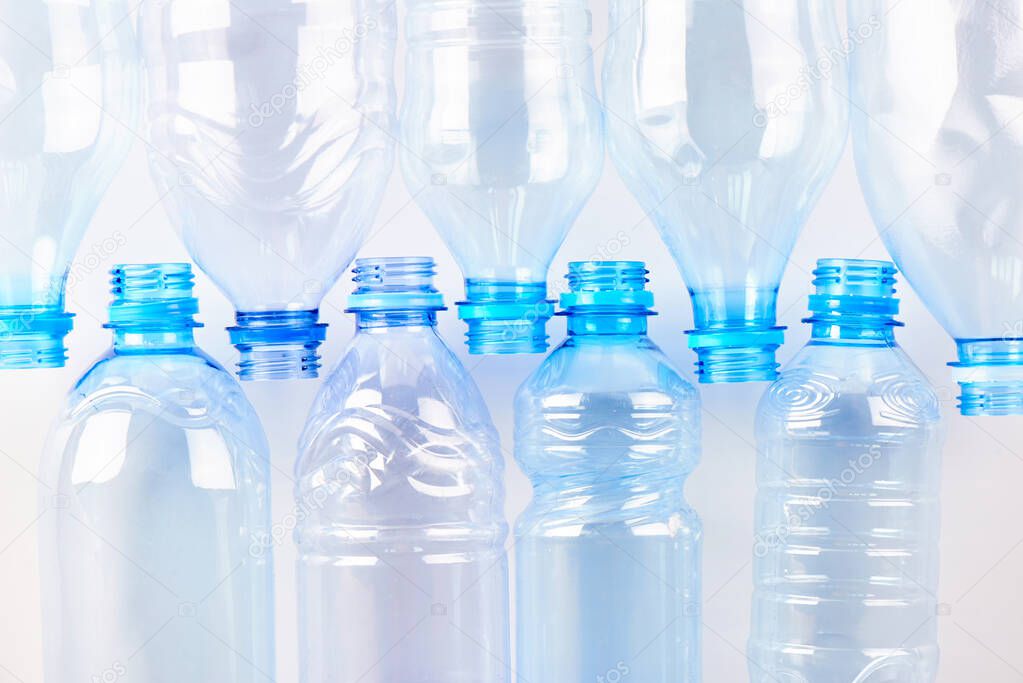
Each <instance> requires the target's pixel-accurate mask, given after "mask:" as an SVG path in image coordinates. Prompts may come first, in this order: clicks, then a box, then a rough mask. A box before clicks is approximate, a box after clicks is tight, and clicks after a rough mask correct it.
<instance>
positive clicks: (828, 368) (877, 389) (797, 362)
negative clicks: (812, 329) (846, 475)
mask: <svg viewBox="0 0 1023 683" xmlns="http://www.w3.org/2000/svg"><path fill="white" fill-rule="evenodd" d="M940 419H941V415H940V408H939V401H938V396H937V394H936V393H935V391H934V389H933V388H932V387H931V385H930V383H929V382H928V380H927V378H926V376H925V375H924V374H923V372H921V371H920V369H919V368H917V367H916V365H914V364H913V362H912V360H911V359H910V358H909V356H908V355H906V353H905V352H904V351H903V350H902V349H901V348H900V347H898V346H896V345H892V346H877V345H874V346H864V347H856V346H840V345H832V344H822V345H815V344H812V343H811V344H809V345H807V346H806V347H804V348H803V349H802V350H801V351H800V352H799V353H798V354H797V356H796V357H795V358H794V359H793V360H792V362H791V363H790V364H789V365H788V366H787V367H786V368H785V369H784V370H783V371H782V373H781V376H780V377H779V379H778V380H777V381H776V382H774V383H773V384H772V385H771V386H770V387H769V388H768V389H767V391H765V393H764V395H763V397H762V398H761V401H760V405H759V408H758V413H757V424H758V430H759V431H761V432H762V433H770V432H773V431H777V430H779V429H781V430H783V431H792V430H794V429H795V430H804V429H807V428H810V427H812V429H811V431H814V432H818V431H828V430H839V431H843V430H854V431H856V430H870V431H877V430H880V429H884V430H896V431H898V430H915V429H931V428H934V427H936V426H937V425H938V424H939V422H940Z"/></svg>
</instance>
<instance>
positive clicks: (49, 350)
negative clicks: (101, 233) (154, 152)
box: [0, 0, 138, 369]
mask: <svg viewBox="0 0 1023 683" xmlns="http://www.w3.org/2000/svg"><path fill="white" fill-rule="evenodd" d="M130 10H131V8H130V7H129V6H128V3H127V1H126V0H104V1H103V2H81V1H80V0H47V1H45V2H44V1H43V0H3V1H2V2H0V14H2V15H3V17H4V20H3V22H2V23H0V369H12V368H50V367H63V365H64V361H65V360H66V358H67V350H66V349H65V348H64V337H65V335H66V334H67V333H68V332H69V331H70V330H71V318H72V316H71V315H70V314H68V313H66V312H65V310H64V286H65V283H66V281H67V278H68V272H69V270H70V268H71V263H72V259H74V257H75V251H76V250H77V249H78V245H79V243H80V242H81V241H82V236H83V235H84V234H85V231H86V228H88V226H89V222H90V221H91V220H92V216H93V213H94V212H95V210H96V206H97V205H98V204H99V202H100V199H101V198H102V196H103V194H104V192H106V190H107V187H108V186H109V185H110V182H111V180H112V179H113V177H114V175H115V174H116V172H117V169H118V168H119V167H120V165H121V162H122V161H123V159H124V156H125V154H126V153H127V151H128V143H129V141H130V140H131V135H130V133H129V130H130V129H133V128H134V125H135V118H136V116H137V110H138V107H137V106H136V97H137V96H138V64H137V59H136V49H135V41H134V38H133V36H132V32H131V23H130V22H128V21H125V19H126V18H127V16H128V15H129V13H130ZM123 239H124V236H123V235H120V234H119V233H114V234H111V235H110V236H109V237H107V238H106V242H105V245H106V246H102V245H101V248H102V249H103V250H104V252H106V251H109V250H111V249H116V247H117V246H118V245H120V243H121V242H122V241H123ZM73 275H74V274H73Z"/></svg>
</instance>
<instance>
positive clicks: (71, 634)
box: [40, 351, 275, 683]
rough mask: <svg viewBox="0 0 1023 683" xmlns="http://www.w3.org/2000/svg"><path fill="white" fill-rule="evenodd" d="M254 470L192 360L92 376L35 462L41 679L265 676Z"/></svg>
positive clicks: (205, 369) (254, 442)
mask: <svg viewBox="0 0 1023 683" xmlns="http://www.w3.org/2000/svg"><path fill="white" fill-rule="evenodd" d="M269 470H270V464H269V452H268V447H267V444H266V442H265V438H264V436H263V432H262V428H261V427H260V425H259V421H258V419H257V417H256V415H255V413H254V411H253V410H252V407H251V406H250V405H249V403H248V402H247V400H246V399H245V396H244V394H242V392H241V389H240V387H239V386H238V385H237V383H236V382H235V381H234V380H233V379H232V378H231V377H230V375H228V374H227V373H226V372H225V371H224V370H223V369H222V368H220V367H217V366H216V365H215V364H213V362H212V361H210V360H208V359H207V358H206V357H205V356H203V355H201V354H198V353H192V352H187V351H177V352H173V353H159V352H151V351H146V352H138V353H136V352H127V351H126V352H124V353H122V352H120V351H119V352H118V353H116V354H112V355H111V356H110V357H108V358H106V359H104V360H102V361H101V362H100V363H99V364H98V365H97V366H95V367H94V368H93V369H92V370H91V371H90V372H89V373H88V374H87V375H86V376H85V377H84V378H83V379H82V380H81V381H80V382H79V383H78V385H77V386H76V387H75V388H74V389H73V390H72V392H71V395H70V397H69V399H68V402H67V405H66V406H65V408H64V411H63V413H62V415H61V419H60V422H59V424H58V426H57V429H56V430H55V432H54V435H53V437H52V438H51V443H50V446H49V448H48V451H47V455H46V456H45V457H44V460H43V474H42V477H41V478H42V481H43V483H44V485H43V487H42V489H41V497H42V506H43V509H44V511H45V512H44V517H43V525H44V526H43V533H42V537H41V541H40V545H41V551H42V568H43V569H42V580H43V585H44V590H43V601H44V621H45V623H46V624H47V628H46V629H45V631H44V633H45V636H46V638H45V653H46V676H47V678H46V680H47V681H52V683H65V682H66V681H91V680H105V679H107V678H108V677H109V676H110V675H111V672H114V673H117V672H122V673H121V674H119V675H123V676H124V677H125V680H138V681H186V680H189V681H224V682H229V683H256V682H257V681H264V680H267V679H268V678H272V677H273V676H274V675H275V671H274V636H273V632H274V616H273V562H272V559H271V548H270V546H269V545H268V544H267V539H268V538H269V533H270V499H269V496H270V474H269Z"/></svg>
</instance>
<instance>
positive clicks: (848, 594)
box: [749, 259, 942, 683]
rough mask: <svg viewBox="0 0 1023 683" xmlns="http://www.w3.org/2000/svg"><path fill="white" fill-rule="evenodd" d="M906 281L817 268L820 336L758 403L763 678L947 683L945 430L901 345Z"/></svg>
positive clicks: (775, 682)
mask: <svg viewBox="0 0 1023 683" xmlns="http://www.w3.org/2000/svg"><path fill="white" fill-rule="evenodd" d="M895 274H896V270H895V267H894V266H893V265H892V264H890V263H887V262H883V261H861V260H857V259H823V260H821V261H819V262H818V266H817V269H816V270H815V271H814V276H815V279H814V284H815V285H816V286H817V293H816V294H814V295H812V296H811V297H810V317H809V318H807V319H806V322H808V323H810V324H811V336H810V342H809V343H808V344H807V345H806V346H805V347H804V348H803V349H802V350H801V351H800V352H799V353H798V354H796V356H795V358H793V360H792V361H791V362H790V363H789V364H788V365H787V366H786V367H785V368H784V369H783V370H782V373H781V377H780V378H779V379H778V381H777V382H775V383H774V384H772V385H771V387H770V388H769V389H768V391H767V392H766V393H765V394H764V396H763V398H762V399H761V401H760V407H759V409H758V411H757V446H758V452H759V456H758V462H757V502H756V516H755V519H756V521H755V524H756V543H755V545H754V548H755V550H754V560H753V581H754V591H753V618H752V629H751V634H750V641H749V662H750V666H749V672H750V680H751V681H753V683H822V682H823V681H829V682H831V681H835V682H837V681H843V682H849V683H931V682H932V681H933V680H934V679H935V677H936V675H937V665H938V642H937V640H938V627H937V621H936V620H935V612H936V610H937V607H938V599H937V591H938V526H939V522H940V510H939V507H938V493H939V489H940V484H941V477H940V460H941V438H942V431H941V425H940V416H939V412H938V399H937V396H936V395H935V393H934V390H933V389H931V387H930V385H929V384H928V383H927V379H926V378H925V377H924V375H923V373H921V372H920V370H919V369H917V367H916V366H915V365H913V362H912V360H910V358H909V357H908V356H907V355H906V353H905V352H904V351H903V350H902V349H901V348H900V347H899V345H898V344H897V343H896V342H895V334H894V331H895V328H896V327H897V326H899V325H901V323H899V322H896V320H895V315H896V314H897V313H898V310H899V303H898V300H897V299H895V298H894V292H895Z"/></svg>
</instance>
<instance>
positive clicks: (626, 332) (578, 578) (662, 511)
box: [515, 262, 701, 683]
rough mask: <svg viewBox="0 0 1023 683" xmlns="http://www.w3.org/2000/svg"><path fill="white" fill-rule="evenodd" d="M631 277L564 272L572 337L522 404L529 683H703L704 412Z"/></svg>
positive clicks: (521, 666) (522, 591)
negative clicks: (700, 476)
mask: <svg viewBox="0 0 1023 683" xmlns="http://www.w3.org/2000/svg"><path fill="white" fill-rule="evenodd" d="M645 274H646V270H645V268H644V266H643V264H642V263H635V262H585V263H573V264H571V271H570V274H569V283H570V287H571V290H572V291H571V293H569V294H565V295H563V296H562V306H563V308H564V309H565V313H566V314H567V315H568V321H569V330H570V334H569V337H568V339H567V340H566V341H565V342H564V343H562V344H561V346H559V347H558V348H557V349H555V350H554V351H553V352H552V353H551V355H550V356H549V357H548V358H547V360H546V361H544V363H543V365H541V366H540V368H539V369H538V370H537V371H536V372H535V373H534V374H533V375H532V376H531V377H530V378H529V379H527V380H526V382H525V383H524V384H523V385H522V387H521V388H520V389H519V391H518V394H517V395H516V400H515V458H516V460H517V462H518V463H519V465H520V467H521V468H522V470H523V471H524V472H525V474H526V475H527V476H528V477H529V478H530V480H531V481H532V484H533V500H532V502H531V503H530V505H529V507H528V508H527V509H526V511H525V512H524V513H523V514H522V516H521V517H520V518H519V520H518V522H517V524H516V527H515V535H516V545H515V549H516V558H517V559H516V562H517V574H516V576H517V578H516V582H517V586H516V599H517V604H518V609H517V612H516V614H517V622H518V625H517V633H518V639H517V642H518V656H517V661H518V667H517V673H518V675H519V676H520V677H521V679H522V680H529V681H613V680H636V681H643V682H644V683H678V682H682V681H684V682H686V683H696V682H697V681H699V680H700V623H701V622H700V604H701V598H700V544H701V525H700V520H699V517H698V516H697V515H696V512H695V511H694V510H693V509H692V508H691V507H689V505H688V503H687V502H686V500H685V498H684V494H683V487H684V484H685V478H686V477H687V476H688V475H689V473H690V472H691V471H692V470H693V468H694V467H695V466H696V463H697V460H698V459H699V454H700V424H699V423H700V407H699V397H698V395H697V393H696V391H695V389H693V387H692V386H691V385H689V384H688V383H687V382H686V381H685V380H684V379H682V378H681V377H680V376H679V375H678V373H677V372H676V371H675V370H674V369H673V368H672V367H671V365H670V363H669V362H668V360H667V358H665V357H664V355H663V354H662V353H661V351H660V350H659V349H658V348H657V347H656V346H655V345H654V344H653V342H651V341H650V339H649V338H648V337H647V336H646V321H647V317H648V316H649V315H652V312H651V311H650V309H649V304H650V303H652V297H651V296H650V293H649V292H646V291H644V283H645Z"/></svg>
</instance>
